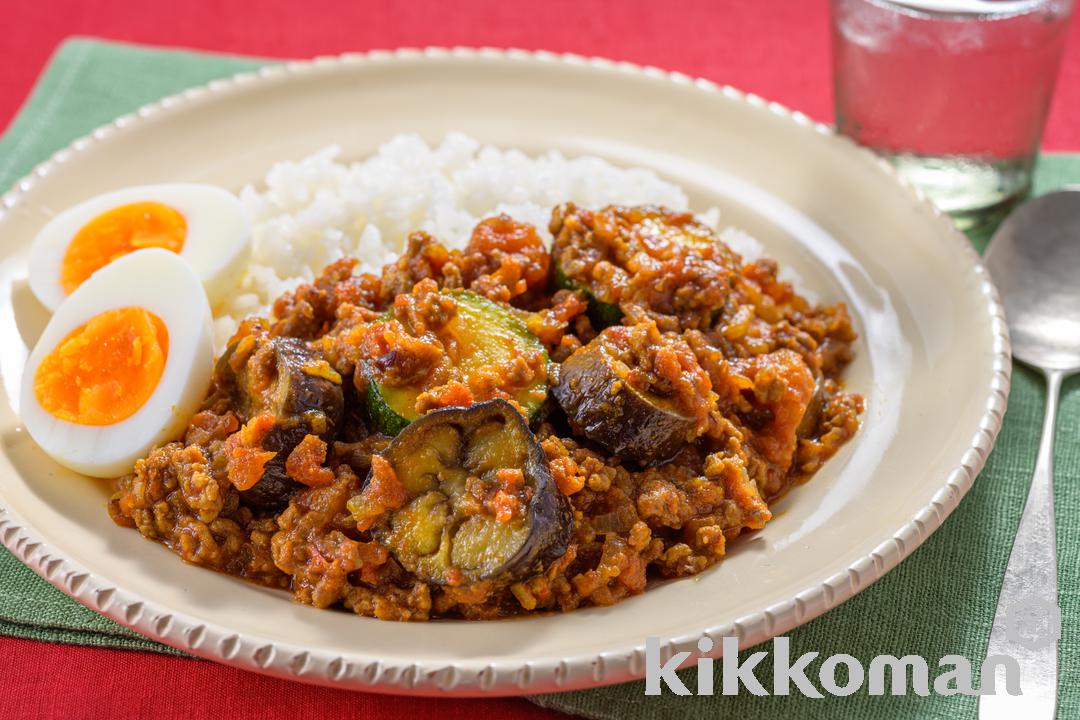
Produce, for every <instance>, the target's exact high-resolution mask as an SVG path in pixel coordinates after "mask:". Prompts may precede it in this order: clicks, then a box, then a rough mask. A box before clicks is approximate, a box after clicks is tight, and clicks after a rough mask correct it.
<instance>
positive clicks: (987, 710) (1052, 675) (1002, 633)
mask: <svg viewBox="0 0 1080 720" xmlns="http://www.w3.org/2000/svg"><path fill="white" fill-rule="evenodd" d="M1045 374H1046V390H1047V392H1046V415H1045V419H1044V420H1043V428H1042V440H1041V441H1040V443H1039V456H1038V460H1036V462H1035V473H1034V476H1033V477H1032V479H1031V488H1030V490H1028V496H1027V502H1026V503H1025V505H1024V515H1023V517H1021V518H1020V527H1019V529H1018V530H1017V531H1016V539H1015V540H1014V541H1013V547H1012V553H1011V554H1010V555H1009V565H1008V567H1007V568H1006V569H1005V579H1004V580H1003V581H1002V583H1001V594H1000V595H999V596H998V605H997V611H996V612H995V613H994V627H993V630H992V631H991V633H990V643H989V644H988V646H987V649H986V657H987V659H991V658H993V657H994V656H1007V657H1010V658H1013V659H1014V660H1015V661H1016V662H1017V663H1018V664H1019V666H1020V689H1021V690H1022V692H1023V694H1022V695H1010V694H1009V692H1008V688H1007V686H1006V682H1004V681H1005V679H1006V678H1005V677H1004V676H1002V675H1001V674H1000V673H999V674H998V678H997V682H996V683H994V685H993V687H994V690H995V691H996V692H995V694H993V695H982V696H981V697H980V698H979V718H980V720H990V719H993V720H997V718H1001V719H1002V720H1004V719H1005V718H1024V720H1042V718H1053V717H1054V714H1055V711H1056V708H1057V673H1058V638H1059V637H1060V635H1061V611H1060V610H1059V609H1058V604H1057V601H1058V590H1057V540H1056V528H1055V524H1054V421H1055V419H1056V415H1057V404H1058V393H1059V391H1060V389H1061V380H1062V377H1063V374H1062V373H1061V372H1060V371H1057V370H1047V371H1045ZM987 667H989V666H987ZM998 667H1001V665H1000V664H999V665H998ZM990 683H991V678H989V677H986V676H984V677H983V678H982V690H983V692H987V691H988V688H989V687H991V685H990ZM1013 691H1014V692H1015V688H1014V689H1013Z"/></svg>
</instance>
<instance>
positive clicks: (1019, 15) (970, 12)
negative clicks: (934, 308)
mask: <svg viewBox="0 0 1080 720" xmlns="http://www.w3.org/2000/svg"><path fill="white" fill-rule="evenodd" d="M1072 7H1073V0H831V10H832V44H833V82H834V89H835V101H836V124H837V127H838V128H839V129H840V131H841V132H843V133H844V134H846V135H849V136H850V137H852V138H854V139H855V140H856V141H858V142H859V143H861V144H863V145H867V146H869V147H871V148H873V149H875V150H877V151H878V152H880V153H881V154H882V155H884V156H885V157H887V158H889V159H890V160H891V161H892V163H893V164H894V165H895V166H896V168H897V170H898V171H899V172H900V174H901V175H902V176H904V177H905V178H907V179H908V180H909V181H910V182H911V183H912V184H914V185H915V186H916V187H918V188H920V189H921V190H922V191H923V193H924V194H926V195H927V196H928V197H929V198H930V199H931V200H932V201H933V202H934V203H936V204H937V206H938V207H939V208H941V209H942V210H944V211H946V212H948V213H950V214H952V215H953V217H954V218H955V219H956V221H957V224H959V225H960V226H961V227H963V228H965V229H968V228H971V227H974V226H976V225H979V224H983V223H985V222H987V221H988V219H989V218H995V217H999V216H1000V212H995V211H1002V210H1005V209H1007V208H1008V207H1009V206H1010V205H1011V204H1012V203H1013V202H1014V201H1015V200H1017V199H1018V198H1020V197H1022V196H1023V195H1024V194H1025V193H1026V192H1027V191H1028V189H1029V188H1030V184H1031V169H1032V165H1033V164H1034V161H1035V156H1036V154H1037V152H1038V149H1039V144H1040V141H1041V137H1042V130H1043V124H1044V123H1045V120H1046V112H1047V109H1048V108H1049V105H1050V98H1051V96H1052V94H1053V89H1054V80H1055V78H1056V76H1057V71H1058V65H1059V64H1060V60H1061V53H1062V49H1063V47H1064V45H1065V38H1066V35H1067V32H1068V24H1069V19H1070V15H1071V13H1072Z"/></svg>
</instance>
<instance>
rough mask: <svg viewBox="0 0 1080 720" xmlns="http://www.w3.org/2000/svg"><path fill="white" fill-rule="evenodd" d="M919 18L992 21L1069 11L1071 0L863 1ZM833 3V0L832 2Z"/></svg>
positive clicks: (1072, 0)
mask: <svg viewBox="0 0 1080 720" xmlns="http://www.w3.org/2000/svg"><path fill="white" fill-rule="evenodd" d="M862 1H863V2H865V3H867V4H868V5H877V6H879V7H881V8H883V9H887V10H892V11H894V12H898V13H901V14H904V15H909V16H912V17H919V18H934V19H953V20H982V21H993V20H1000V19H1005V18H1011V17H1016V16H1017V15H1024V14H1027V13H1030V12H1034V11H1036V10H1039V9H1042V8H1046V7H1061V8H1065V9H1066V10H1068V9H1071V7H1072V5H1073V2H1074V0H862ZM833 2H834V3H835V2H836V0H833ZM1066 14H1068V13H1066Z"/></svg>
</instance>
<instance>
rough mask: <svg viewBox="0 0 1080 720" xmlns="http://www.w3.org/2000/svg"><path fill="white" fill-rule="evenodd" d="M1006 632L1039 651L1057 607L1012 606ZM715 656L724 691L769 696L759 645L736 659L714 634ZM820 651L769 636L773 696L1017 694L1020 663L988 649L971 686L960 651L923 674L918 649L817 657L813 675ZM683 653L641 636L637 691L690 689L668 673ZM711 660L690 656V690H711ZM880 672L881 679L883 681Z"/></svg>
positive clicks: (708, 648) (726, 641)
mask: <svg viewBox="0 0 1080 720" xmlns="http://www.w3.org/2000/svg"><path fill="white" fill-rule="evenodd" d="M1005 632H1006V635H1007V637H1008V639H1009V641H1010V642H1011V643H1014V644H1016V645H1019V646H1021V647H1024V648H1027V649H1032V650H1034V649H1039V648H1044V647H1048V646H1049V645H1052V644H1057V641H1058V639H1059V637H1060V636H1061V612H1060V610H1059V609H1058V607H1057V605H1056V604H1054V605H1053V606H1052V607H1050V606H1046V607H1040V608H1038V609H1035V608H1031V607H1024V608H1022V609H1021V611H1020V612H1016V613H1010V614H1009V617H1007V618H1006V625H1005ZM697 647H698V650H700V651H701V652H702V653H705V654H708V653H711V652H712V651H713V649H714V644H713V641H712V640H711V639H710V638H708V637H704V638H702V639H701V640H699V641H698V645H697ZM721 649H722V651H723V655H722V658H721V660H720V665H721V667H720V676H721V678H722V679H721V687H720V692H721V693H722V694H724V695H738V694H739V693H740V692H743V691H746V692H750V693H752V694H754V695H769V694H770V692H769V690H768V689H766V688H765V686H764V685H762V684H761V682H760V681H759V679H758V677H757V676H756V675H755V674H754V671H755V670H756V669H757V668H759V667H760V666H761V664H762V661H764V660H765V658H766V657H768V656H769V652H768V651H766V650H759V651H757V652H754V653H751V654H750V655H749V656H747V657H746V658H745V659H744V660H743V661H742V662H740V661H739V640H738V638H735V637H725V638H723V639H722V646H721ZM819 654H820V653H817V652H808V653H804V654H802V655H800V656H799V657H798V658H796V659H795V661H794V662H792V660H791V643H790V640H789V639H788V638H786V637H777V638H773V641H772V669H773V678H772V688H771V691H772V693H771V694H773V695H790V694H791V692H792V686H794V688H795V689H796V690H797V691H798V692H800V693H802V694H803V695H805V696H806V697H811V698H822V697H825V693H828V694H830V695H837V696H846V695H852V694H854V693H856V692H858V691H859V690H861V689H862V688H863V686H864V685H865V686H867V692H868V693H869V694H870V695H885V694H886V693H888V694H891V695H906V694H907V693H908V692H909V691H910V692H913V693H915V694H916V695H922V696H927V695H929V694H930V693H931V691H933V692H934V693H935V694H937V695H995V694H997V693H998V692H999V691H1004V692H1006V693H1008V694H1009V695H1021V694H1022V690H1021V686H1020V680H1021V678H1020V664H1019V663H1018V662H1017V661H1016V659H1015V658H1013V657H1011V656H1009V655H990V656H988V657H987V658H986V660H984V661H983V663H982V665H981V668H980V674H979V676H980V678H981V679H982V680H981V683H980V686H979V688H978V689H975V688H973V687H972V675H971V662H970V661H969V660H968V659H967V658H965V657H963V656H962V655H946V656H944V657H942V658H941V659H940V660H938V662H937V671H938V672H937V673H936V674H935V676H934V678H933V681H932V682H931V679H930V664H929V663H928V662H927V661H926V658H923V657H921V656H919V655H904V656H903V657H896V656H894V655H878V656H877V657H875V658H873V659H872V660H871V661H870V666H869V668H865V667H863V664H862V663H861V662H860V661H859V660H858V658H855V657H853V656H851V655H847V654H837V655H830V656H829V657H827V658H825V659H824V661H823V662H822V663H821V665H820V667H819V668H818V673H817V681H818V684H817V685H815V684H814V682H813V681H812V680H811V679H810V677H809V676H808V675H807V670H808V669H809V666H810V664H811V663H813V662H814V661H815V660H816V659H817V657H818V655H819ZM689 657H690V653H689V652H688V651H684V652H679V653H675V654H674V655H672V656H671V657H670V658H668V660H667V662H664V663H661V661H660V640H659V638H656V637H649V638H646V640H645V694H646V695H660V694H661V693H662V690H663V686H664V685H666V686H667V689H668V691H670V692H672V693H674V694H676V695H690V694H691V691H690V688H688V687H686V684H685V683H684V682H683V681H682V678H680V677H679V676H678V675H677V674H676V673H675V671H676V670H677V669H678V667H679V666H680V665H681V664H682V663H684V662H686V660H687V659H688V658H689ZM715 662H716V661H714V660H713V659H712V658H710V657H703V658H701V659H700V660H698V664H697V665H698V673H697V688H696V691H697V692H696V694H698V695H713V694H715V692H716V688H715V687H714V684H715ZM1002 671H1003V673H1004V683H1003V687H999V683H998V677H999V673H1001V672H1002ZM886 676H888V682H886Z"/></svg>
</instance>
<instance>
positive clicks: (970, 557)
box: [0, 40, 1080, 720]
mask: <svg viewBox="0 0 1080 720" xmlns="http://www.w3.org/2000/svg"><path fill="white" fill-rule="evenodd" d="M258 65H259V62H257V61H254V60H249V59H240V58H228V57H221V56H208V55H197V54H192V53H185V52H174V51H161V50H147V49H141V48H134V47H130V46H122V45H115V44H106V43H100V42H94V41H87V40H75V41H72V42H68V43H66V44H65V45H64V46H62V47H61V48H60V50H59V51H58V52H57V54H56V56H55V57H54V58H53V59H52V62H51V63H50V64H49V67H48V69H47V70H46V72H45V74H44V75H43V76H42V78H41V80H40V82H39V83H38V86H37V88H36V89H35V91H34V93H33V95H32V96H31V98H30V100H29V102H28V103H27V105H26V106H25V107H24V108H23V110H22V112H21V113H20V115H19V117H18V118H17V119H16V121H15V122H14V123H13V124H12V126H11V127H10V128H9V130H8V132H7V134H6V135H5V136H4V137H3V139H0V188H6V187H8V186H10V184H11V183H12V182H14V181H15V180H16V179H17V178H19V177H21V176H22V175H24V174H25V173H27V172H28V171H29V170H30V169H31V168H32V167H33V165H34V164H36V163H38V162H40V161H41V160H43V159H45V158H46V157H48V156H49V154H50V153H52V152H54V151H56V150H58V149H60V148H62V147H64V146H65V145H67V144H68V143H69V142H70V141H71V140H72V139H74V138H76V137H78V136H80V135H83V134H85V133H86V132H88V131H89V130H90V129H92V128H93V127H95V126H97V125H100V124H102V123H105V122H107V121H109V120H111V119H112V118H114V117H116V116H117V115H119V114H121V113H125V112H129V111H131V110H134V109H135V108H137V107H138V106H140V105H142V104H144V103H147V102H150V101H153V100H155V99H157V98H159V97H161V96H163V95H166V94H169V93H173V92H177V91H179V90H182V89H183V88H186V87H188V86H191V85H196V84H200V83H204V82H206V81H208V80H210V79H212V78H216V77H222V76H226V75H229V74H232V73H234V72H237V71H240V70H246V69H250V68H253V67H257V66H258ZM1069 181H1074V182H1080V155H1077V156H1066V155H1056V156H1047V157H1044V158H1043V159H1042V161H1041V162H1040V164H1039V166H1038V172H1037V178H1036V191H1037V192H1042V191H1045V190H1048V189H1052V188H1055V187H1059V186H1061V185H1063V184H1066V183H1067V182H1069ZM976 242H977V244H978V245H980V246H981V245H982V242H983V239H976ZM1078 388H1080V379H1074V380H1073V381H1070V382H1069V383H1067V384H1066V387H1065V391H1064V393H1063V398H1062V407H1061V412H1060V417H1059V421H1058V443H1057V455H1056V462H1057V483H1056V487H1055V490H1056V493H1057V514H1058V525H1059V531H1058V554H1059V567H1060V568H1061V571H1060V573H1061V576H1060V580H1061V598H1060V604H1061V608H1062V614H1063V625H1064V629H1063V637H1062V641H1061V648H1062V651H1061V683H1060V685H1061V694H1060V707H1061V712H1060V715H1061V717H1076V716H1080V654H1078V652H1077V650H1078V648H1080V638H1078V633H1080V630H1078V628H1080V622H1078V620H1080V581H1078V580H1080V522H1078V521H1077V517H1080V482H1077V479H1078V478H1080V444H1078V443H1077V438H1078V437H1080V392H1077V390H1078ZM1042 398H1043V387H1042V383H1041V380H1040V379H1039V377H1038V376H1037V375H1036V374H1035V373H1033V372H1031V371H1029V370H1027V369H1025V368H1022V367H1017V368H1016V371H1015V373H1014V375H1013V390H1012V396H1011V400H1010V403H1009V410H1008V413H1007V415H1006V420H1005V427H1004V429H1003V430H1002V433H1001V436H1000V438H999V439H998V445H997V449H996V450H995V451H994V453H993V455H992V456H991V458H990V461H989V463H988V465H987V467H986V470H985V471H984V472H983V474H982V475H981V477H980V478H979V480H978V481H977V482H976V483H975V487H974V488H973V489H972V491H971V493H970V494H969V495H968V497H967V498H965V500H964V501H963V503H962V504H961V505H960V507H959V509H957V511H956V512H955V513H954V514H953V515H952V517H950V518H949V520H948V521H947V522H946V523H945V525H944V527H942V528H941V530H939V531H938V532H937V533H935V534H934V535H933V537H931V538H930V539H929V540H928V541H927V542H926V543H925V544H924V545H923V546H922V547H921V548H920V549H919V550H917V551H916V552H915V553H914V554H913V556H912V557H911V558H910V559H908V560H907V561H905V562H904V563H902V564H901V565H900V566H899V567H898V568H897V569H896V570H893V571H892V572H891V573H889V574H888V575H887V576H886V577H885V578H884V579H882V580H881V581H879V582H878V583H876V584H875V585H873V586H872V587H871V588H869V589H868V590H866V591H865V592H863V593H861V594H859V595H858V596H856V597H855V598H854V599H852V600H850V601H849V602H847V603H845V604H844V605H843V606H841V607H839V608H837V609H835V610H833V611H831V612H829V613H827V614H826V615H825V616H823V617H821V618H819V619H817V620H815V621H814V622H811V623H809V624H807V625H805V626H803V627H801V628H799V629H797V630H795V631H793V632H792V633H791V634H790V638H791V643H792V655H793V656H797V655H799V654H801V653H803V652H810V651H817V652H819V653H821V657H826V656H828V655H831V654H834V653H848V654H850V655H854V656H855V657H857V658H859V659H860V660H861V661H862V662H863V664H864V665H868V664H869V661H870V659H871V658H872V657H874V656H876V655H880V654H884V653H891V654H894V655H904V654H909V653H915V654H919V655H922V656H923V657H926V658H928V659H929V660H931V661H934V660H936V659H937V658H940V657H942V656H944V655H949V654H958V655H963V656H965V657H967V658H969V659H971V660H972V661H973V662H975V663H978V662H979V661H980V660H981V658H982V657H983V652H984V650H985V645H986V638H987V636H988V634H989V631H990V623H991V618H992V617H993V614H994V605H995V602H996V598H997V590H998V587H999V585H1000V582H1001V576H1002V573H1003V572H1004V568H1005V563H1006V560H1007V558H1008V553H1009V548H1010V544H1011V543H1010V541H1011V538H1012V537H1013V534H1014V533H1015V530H1016V526H1017V523H1018V522H1019V518H1020V513H1021V510H1022V508H1023V504H1024V496H1025V494H1026V491H1027V486H1028V481H1029V478H1030V476H1031V471H1032V468H1033V465H1034V457H1035V448H1036V446H1037V443H1038V439H1039V428H1040V425H1041V421H1042V405H1043V400H1042ZM644 630H645V629H643V632H644ZM0 633H2V634H5V635H13V636H18V637H28V638H34V639H39V640H51V641H55V642H66V643H76V644H84V645H99V646H108V647H120V648H130V649H141V650H156V651H161V652H174V651H171V650H169V649H168V648H164V647H163V646H161V645H157V644H156V643H152V642H149V641H147V640H145V639H142V638H141V637H139V636H137V635H134V634H133V633H131V632H129V631H127V630H125V629H124V628H122V627H120V626H118V625H116V624H115V623H113V622H112V621H110V620H107V619H105V618H103V617H100V616H98V615H96V614H94V613H92V612H90V611H89V610H87V609H85V608H83V607H82V606H81V605H79V604H77V603H76V602H74V601H72V600H70V599H68V598H67V597H66V596H64V595H63V594H61V593H60V592H58V591H57V590H54V589H53V588H52V587H51V586H49V585H48V584H47V583H45V582H44V581H43V580H40V579H39V578H38V577H37V576H36V575H35V574H34V573H33V572H31V571H30V570H28V569H27V568H25V567H24V566H23V565H21V564H20V563H19V562H18V561H17V560H15V559H14V557H12V556H11V555H10V554H9V553H8V552H6V551H4V550H2V549H0ZM816 668H817V664H814V665H812V666H811V672H809V673H808V676H810V677H815V678H816V676H817V674H816ZM683 677H684V680H685V682H686V684H687V686H688V687H691V688H694V687H696V684H697V681H696V678H695V677H694V673H693V671H687V672H684V673H683ZM758 677H759V678H760V679H761V680H762V682H763V683H764V684H765V686H766V687H770V679H771V678H770V676H769V673H768V672H767V668H765V667H763V668H762V670H761V671H759V672H758ZM534 700H535V701H536V702H538V703H540V704H541V705H544V706H546V707H551V708H557V709H559V710H563V711H566V712H571V713H579V714H582V715H587V716H590V717H595V718H620V719H621V718H635V719H636V718H667V717H670V718H682V717H694V716H702V717H738V718H744V719H746V720H750V719H751V718H766V717H769V718H772V717H791V718H802V717H852V718H892V717H897V718H907V717H920V718H949V719H950V720H951V719H952V718H956V717H973V716H974V711H975V700H974V699H973V698H967V697H952V698H941V697H936V696H931V697H929V698H919V697H916V696H908V697H895V698H894V697H869V696H868V695H866V693H865V688H864V690H863V691H860V692H859V693H857V694H856V695H853V696H851V697H848V698H827V699H823V700H811V699H807V698H804V697H801V696H799V695H793V696H789V697H770V698H757V697H754V696H751V695H749V694H743V695H741V696H738V697H724V696H720V695H718V696H714V697H700V698H695V697H690V698H682V697H676V696H673V695H671V694H669V693H668V694H665V695H663V696H662V697H659V698H649V697H646V696H645V695H644V685H643V684H642V683H630V684H626V685H621V686H615V687H608V688H602V689H599V690H591V691H583V692H576V693H567V694H561V695H544V696H539V697H536V698H534Z"/></svg>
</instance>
